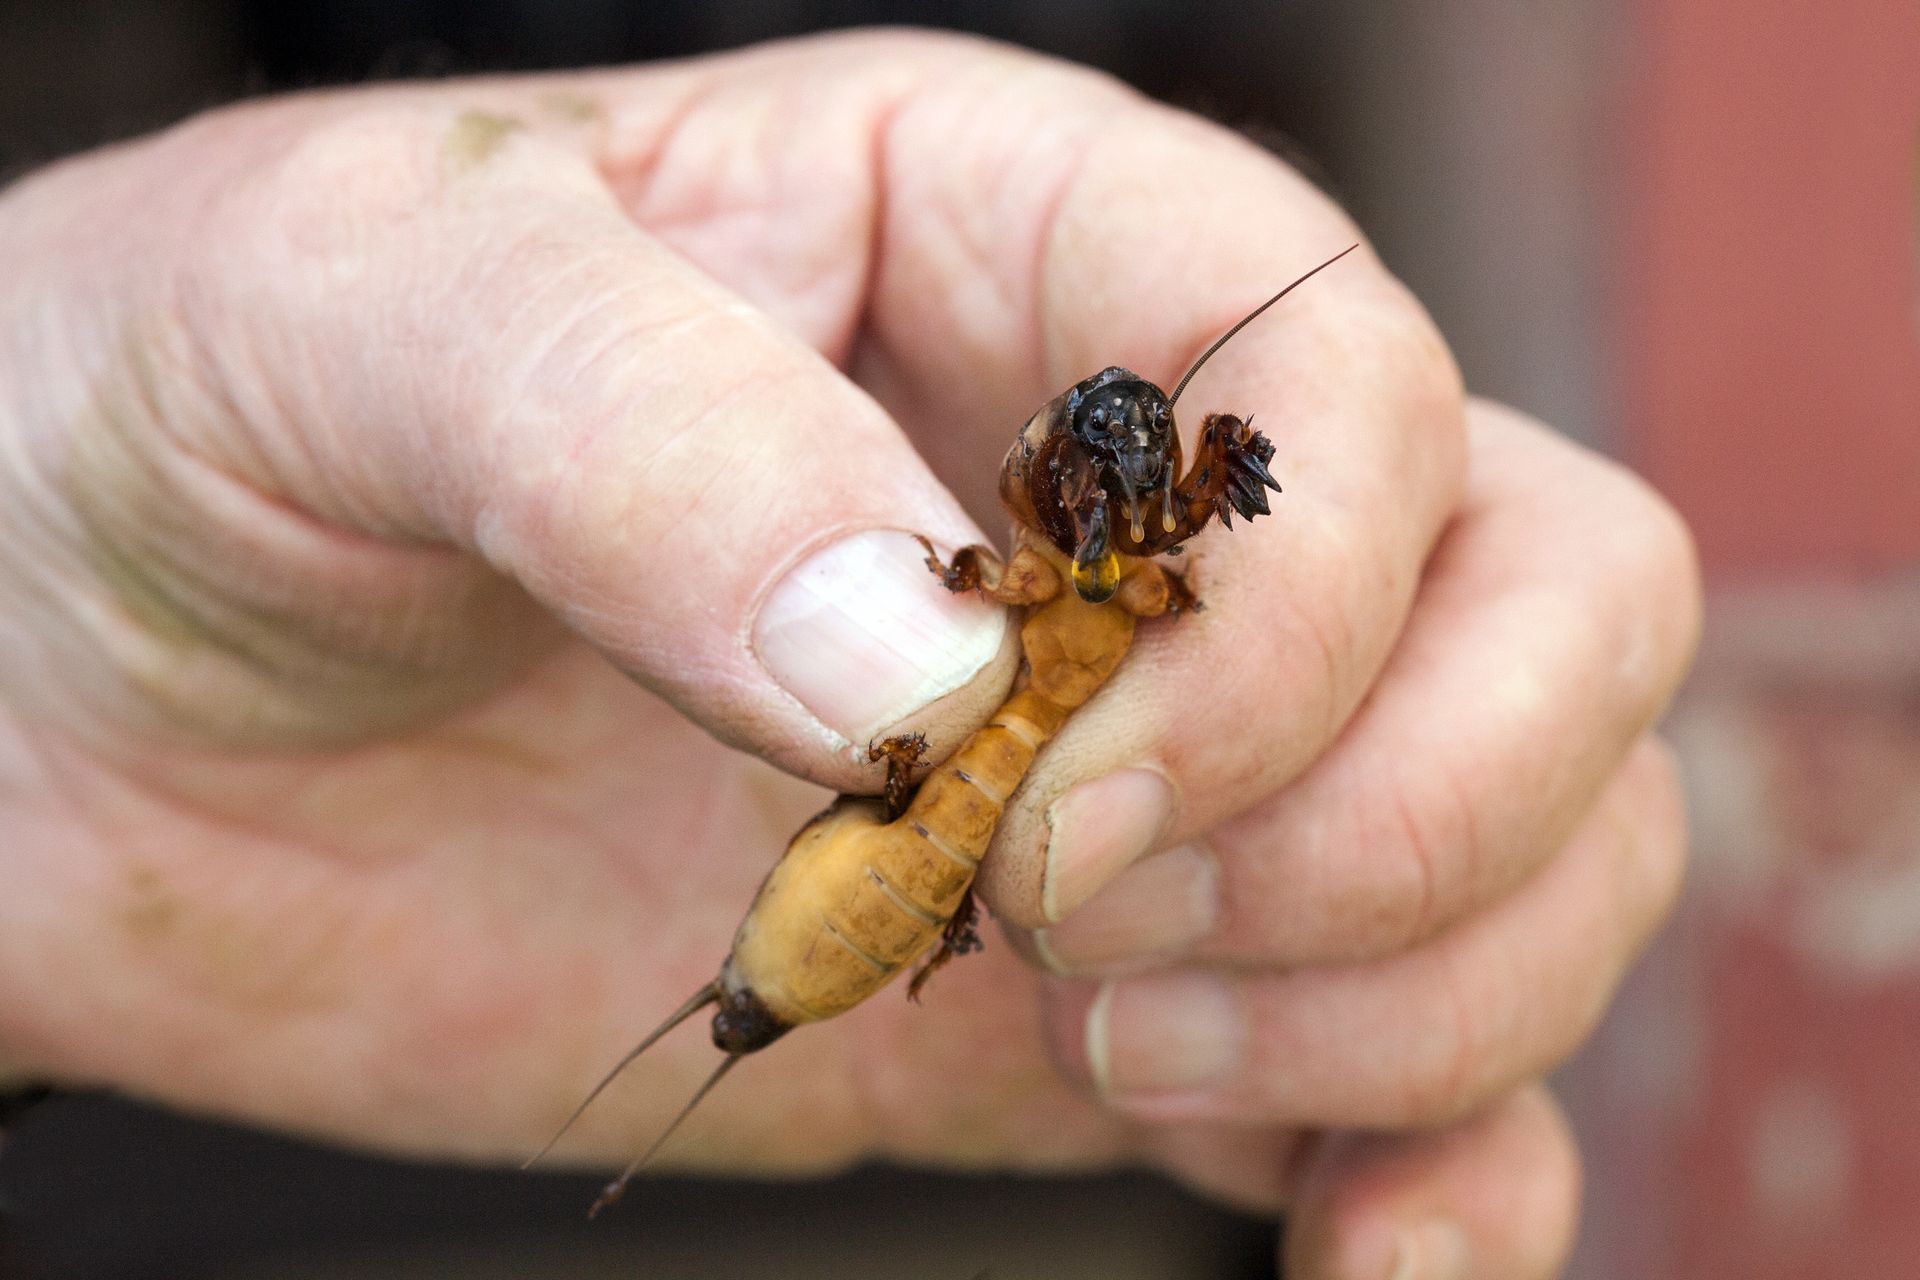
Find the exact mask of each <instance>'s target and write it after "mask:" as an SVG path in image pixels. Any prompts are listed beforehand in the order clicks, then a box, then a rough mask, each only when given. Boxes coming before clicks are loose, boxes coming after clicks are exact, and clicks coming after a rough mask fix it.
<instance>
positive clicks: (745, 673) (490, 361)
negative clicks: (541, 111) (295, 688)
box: [217, 104, 1017, 790]
mask: <svg viewBox="0 0 1920 1280" xmlns="http://www.w3.org/2000/svg"><path fill="white" fill-rule="evenodd" d="M459 127H460V125H459V122H458V120H457V119H455V118H454V113H453V112H452V111H451V109H443V108H440V107H435V106H431V105H429V106H426V107H420V106H416V105H411V104H410V105H409V106H408V107H407V108H406V109H405V110H404V112H402V113H401V114H399V115H398V116H397V117H396V118H395V119H393V120H391V121H375V122H373V125H372V127H369V123H368V122H367V121H365V120H359V121H356V122H355V123H354V126H353V128H352V130H351V131H350V132H346V133H342V132H341V131H340V130H339V129H338V128H337V127H335V128H330V129H329V130H328V136H327V137H326V138H325V139H324V140H323V141H319V142H309V143H308V144H306V145H305V146H304V147H302V148H301V150H302V151H304V152H306V153H307V156H306V161H307V162H306V163H302V162H301V160H300V158H299V157H298V156H296V157H295V159H294V160H292V161H290V162H289V163H288V164H286V165H284V166H281V169H280V173H279V176H278V177H276V178H272V179H268V181H270V182H278V183H280V184H282V185H299V186H300V187H301V191H300V193H299V194H298V195H297V196H296V197H294V198H289V196H288V195H287V194H286V192H285V191H279V192H275V193H272V194H271V195H269V196H267V197H265V203H266V204H268V205H269V206H270V207H271V208H272V209H273V211H274V212H273V217H272V219H271V220H270V221H263V222H262V223H261V224H260V225H258V226H255V227H253V228H252V230H251V234H250V235H247V236H242V237H237V238H235V239H237V240H238V243H236V242H235V239H229V240H228V241H227V242H226V243H225V244H224V245H223V252H222V253H221V254H220V255H219V257H220V261H219V265H218V267H217V270H218V271H219V272H220V274H221V277H222V278H223V280H224V281H225V283H226V288H224V289H223V290H222V291H221V292H222V293H223V295H224V296H227V297H233V298H240V299H248V300H249V304H248V305H246V306H242V307H239V308H236V312H235V314H236V315H237V316H238V318H239V321H240V323H239V324H238V325H237V326H236V327H235V331H234V332H232V333H228V334H225V335H222V337H223V340H225V341H227V342H230V343H232V344H235V345H238V346H241V347H244V348H245V349H247V351H248V353H249V354H248V359H249V360H250V362H251V367H253V368H258V369H267V370H279V369H294V370H301V371H303V373H304V375H305V376H303V377H302V378H300V379H299V380H298V383H297V386H290V387H287V388H282V389H281V391H280V393H279V395H278V397H277V403H278V404H279V406H280V411H281V412H282V413H283V414H284V418H285V420H284V422H283V424H282V429H281V430H280V431H279V432H278V433H270V434H272V435H274V436H276V437H277V441H276V440H275V439H270V440H269V447H270V448H272V449H275V450H277V452H278V454H279V455H280V456H277V457H275V458H273V459H272V460H271V461H270V464H269V465H270V471H271V474H273V475H275V476H276V477H278V478H280V479H281V481H282V482H283V483H285V482H286V479H287V478H288V477H293V485H294V490H295V492H296V494H298V495H299V496H300V498H301V501H303V502H304V503H307V504H308V505H310V506H314V507H318V508H319V509H320V510H321V514H323V515H327V516H330V517H332V518H334V519H337V520H341V521H345V522H348V523H352V524H357V525H358V526H360V527H362V528H365V529H369V530H371V531H373V532H376V533H380V534H383V535H386V536H389V537H392V536H402V537H406V536H424V537H428V538H435V539H444V540H450V541H452V542H455V543H458V544H460V545H462V546H464V547H467V548H469V549H470V550H472V551H474V552H475V553H477V554H479V555H481V556H483V557H484V558H485V559H486V560H487V561H488V562H489V563H491V564H492V565H493V566H495V567H496V568H498V569H500V570H502V571H504V572H505V573H506V574H508V575H510V576H511V577H512V578H514V579H515V580H517V581H518V582H519V583H520V584H521V585H522V586H523V587H524V588H525V589H526V590H527V591H528V592H530V593H531V594H532V595H533V596H534V597H535V598H536V599H537V600H539V601H540V602H542V603H543V604H544V605H546V606H547V607H548V608H549V609H550V610H551V611H552V612H553V613H555V614H556V615H558V616H559V617H560V618H561V619H563V620H564V621H565V622H566V623H567V624H568V625H570V626H571V627H572V628H573V629H574V630H575V631H577V632H578V633H579V634H581V635H582V636H584V637H586V638H587V639H588V640H589V641H591V642H592V643H593V644H594V645H596V646H597V647H599V648H600V649H601V650H602V651H604V652H605V653H606V654H607V655H608V656H609V657H610V658H611V659H612V660H613V661H614V662H616V663H617V664H619V665H620V666H621V667H622V668H624V669H625V670H627V671H628V672H630V673H632V674H633V675H634V676H635V677H636V678H638V679H639V680H640V681H641V682H642V683H644V684H645V685H646V686H647V687H649V688H651V689H653V690H654V691H656V692H657V693H659V694H660V695H662V696H663V697H665V698H666V699H668V700H669V701H670V702H672V703H673V704H674V705H675V706H676V707H678V708H679V709H680V710H681V711H683V712H684V713H685V714H687V715H688V716H690V717H691V718H693V719H694V720H696V721H698V722H699V723H700V724H702V725H703V726H705V727H706V728H707V729H708V730H710V731H711V732H713V733H714V734H715V735H717V736H718V737H720V738H721V739H723V740H725V741H727V742H729V743H732V744H735V745H738V746H740V747H743V748H745V749H747V750H750V751H753V752H755V753H757V754H759V755H761V756H764V757H766V758H768V759H770V760H772V761H774V762H776V763H778V764H780V765H782V766H784V767H786V768H788V769H790V770H792V771H795V772H798V773H801V774H804V775H807V776H810V777H812V778H814V779H816V780H817V781H820V782H823V783H826V784H828V785H832V786H835V787H840V788H844V789H855V788H856V787H864V789H868V790H871V789H873V784H874V783H875V782H876V781H877V772H876V770H875V767H874V766H873V765H871V764H867V763H865V759H864V752H865V748H866V746H867V744H868V742H869V740H871V739H873V738H875V737H877V736H880V735H884V734H888V733H893V732H900V731H903V730H905V729H910V728H920V729H924V730H926V731H927V732H929V735H930V737H932V738H933V739H935V742H934V745H935V749H936V750H939V749H942V748H943V747H946V746H950V745H952V743H953V742H955V741H956V740H957V737H958V736H959V735H960V734H962V733H964V732H965V731H966V730H967V729H970V728H971V727H973V726H974V725H976V724H977V723H978V722H979V721H980V720H983V719H984V718H985V717H986V715H987V714H989V713H990V711H991V709H992V707H993V706H994V705H995V704H996V702H997V701H998V699H999V698H1000V697H1001V696H1002V695H1003V694H1004V692H1005V689H1006V686H1007V684H1008V683H1009V682H1010V680H1011V678H1012V672H1013V667H1014V665H1015V663H1016V661H1017V658H1016V646H1015V643H1014V637H1013V635H1012V629H1011V628H1010V627H1009V625H1008V622H1007V619H1006V616H1005V613H1004V611H1003V610H1001V609H999V608H997V607H994V606H991V605H988V604H986V603H984V602H982V601H980V600H978V599H976V598H973V597H971V596H967V597H957V596H953V595H951V594H949V593H948V592H947V591H946V590H945V589H944V588H943V587H942V586H941V585H940V583H939V582H938V580H937V579H936V578H935V577H934V576H933V575H932V574H931V573H930V572H929V571H928V570H927V568H926V567H925V565H924V564H923V563H922V556H923V554H924V553H923V552H922V551H921V549H920V548H919V546H918V545H917V544H916V543H915V542H914V540H913V539H912V537H911V536H910V535H911V534H912V533H916V532H918V533H925V534H927V535H928V536H930V537H931V538H932V539H933V540H934V541H935V543H936V545H944V546H945V547H948V548H951V547H954V546H958V545H962V544H964V543H967V542H974V541H981V540H982V538H981V535H980V532H979V530H978V529H977V528H976V527H975V526H974V525H973V523H972V522H971V521H970V520H969V519H968V518H967V517H966V515H965V514H964V512H962V510H961V509H960V507H959V505H958V504H957V503H956V501H955V500H954V499H953V497H952V496H951V495H950V494H949V493H948V492H947V490H946V489H945V488H944V487H943V486H942V485H941V484H940V483H939V482H938V481H936V480H935V479H934V478H933V476H932V475H931V474H930V473H929V471H928V470H927V468H926V466H925V464H924V463H923V462H922V461H921V459H920V458H919V456H918V455H917V454H916V453H915V451H914V450H913V448H912V447H911V446H910V445H909V443H908V442H907V440H906V439H905V437H904V436H903V435H902V433H901V432H900V430H899V429H898V427H897V426H896V425H895V424H894V423H893V422H892V421H891V420H890V419H889V418H888V416H887V415H886V414H885V413H884V412H883V411H882V410H881V409H880V408H879V407H878V405H876V404H875V403H874V402H873V401H872V400H871V399H870V398H869V397H868V396H866V395H865V394H864V393H863V392H862V391H860V390H859V389H858V388H857V387H855V386H854V385H853V384H852V383H851V382H849V381H848V380H847V379H845V378H844V377H843V376H842V375H841V374H840V373H839V372H838V371H837V370H835V369H834V368H833V367H832V366H831V365H830V364H828V363H827V362H826V361H825V360H824V359H823V358H822V357H821V356H820V355H819V354H818V353H817V352H815V351H814V350H813V349H811V348H810V347H808V346H807V345H806V344H804V343H803V342H801V341H800V340H799V339H798V338H796V337H794V336H793V335H791V334H790V333H788V332H786V331H785V330H783V329H782V328H780V327H779V326H778V325H776V324H775V323H773V322H772V321H771V320H770V319H769V318H768V317H766V316H765V315H763V314H762V313H760V312H758V311H756V310H754V309H753V308H751V307H750V306H748V305H746V304H745V303H743V302H742V301H741V300H740V299H739V298H738V297H736V296H735V295H733V294H732V293H730V292H729V291H728V290H726V289H725V288H723V287H722V286H720V285H719V284H717V283H716V282H715V281H713V280H712V279H710V278H708V277H706V276H705V275H703V274H702V273H701V272H699V271H697V270H696V269H695V268H693V267H692V266H691V265H690V264H689V263H687V262H686V261H685V260H683V259H681V258H680V257H678V256H677V255H675V254H674V253H672V252H671V251H669V250H668V249H666V248H665V247H663V246H662V245H661V244H659V243H658V242H657V241H655V240H654V239H652V238H651V237H649V236H648V235H647V234H645V233H644V232H643V231H642V230H641V229H639V228H638V227H636V226H635V225H634V224H633V222H632V221H631V219H630V218H629V217H628V216H627V215H626V213H625V212H624V211H623V210H622V209H621V207H620V206H619V204H618V202H617V201H616V200H615V199H614V197H613V196H612V194H611V193H610V192H609V191H608V190H607V188H606V186H605V184H604V182H603V181H602V179H601V178H600V176H599V174H598V173H597V172H596V171H595V170H594V169H593V167H592V166H591V164H589V163H588V162H587V161H586V160H585V159H584V158H582V157H579V156H577V155H575V154H574V153H573V152H571V151H569V150H567V149H564V148H562V147H559V146H556V145H552V144H550V143H548V142H546V141H544V140H543V139H542V138H541V137H539V136H538V135H537V134H533V133H528V132H519V133H509V134H507V135H505V136H503V137H501V138H499V139H498V140H497V141H496V143H495V145H494V146H493V149H492V151H491V152H490V153H489V154H488V155H487V156H486V157H485V159H484V160H483V161H478V162H475V164H474V165H473V166H472V167H469V168H467V169H465V170H464V171H462V172H460V173H458V174H457V175H455V176H451V177H450V176H449V175H448V173H447V171H446V166H445V164H444V151H443V149H441V148H438V147H435V146H433V145H431V141H432V137H433V135H434V134H435V132H436V131H438V130H443V129H458V128H459ZM423 133H424V134H426V135H427V136H425V137H423V136H422V134H423ZM341 148H345V149H346V150H347V153H348V155H347V157H345V158H344V159H343V157H341V156H340V155H338V154H337V152H338V150H339V149H341ZM370 149H371V150H372V151H374V152H375V154H373V155H371V156H369V155H366V154H364V153H365V152H367V151H368V150H370ZM316 166H324V171H323V172H320V173H315V172H313V171H312V170H313V169H314V168H315V167H316ZM368 174H373V175H378V177H377V181H378V183H379V187H378V189H377V190H368V189H366V187H367V178H366V177H365V176H364V175H368ZM356 184H357V185H358V187H359V188H360V190H359V191H358V192H357V193H354V194H352V196H351V198H350V203H351V206H352V207H349V208H343V207H342V202H343V200H349V195H348V190H347V189H350V188H352V187H353V186H355V185H356ZM316 185H317V186H318V187H319V188H320V189H321V190H322V191H324V193H325V194H324V195H322V196H317V197H316V196H314V195H312V194H309V193H310V192H311V191H312V190H313V189H314V187H315V186H316ZM242 221H243V223H244V219H243V220H242ZM858 248H859V249H860V250H861V251H864V246H858ZM262 278H272V279H274V280H276V281H278V282H279V283H278V285H277V286H276V288H275V289H274V290H273V291H272V293H271V295H270V298H269V301H270V307H271V310H270V312H269V314H265V315H263V314H261V311H260V305H261V304H260V303H259V302H257V301H253V300H254V299H256V298H257V295H258V285H257V283H256V282H257V281H258V280H259V279H262ZM856 757H858V759H857V760H856Z"/></svg>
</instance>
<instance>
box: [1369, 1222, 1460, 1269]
mask: <svg viewBox="0 0 1920 1280" xmlns="http://www.w3.org/2000/svg"><path fill="white" fill-rule="evenodd" d="M1360 1244H1362V1245H1363V1246H1367V1247H1363V1248H1356V1249H1354V1250H1352V1251H1350V1252H1349V1254H1348V1256H1346V1257H1343V1258H1342V1259H1341V1266H1340V1269H1339V1275H1340V1278H1341V1280H1468V1277H1469V1276H1470V1275H1471V1274H1472V1273H1471V1272H1470V1271H1469V1270H1468V1268H1469V1266H1470V1264H1471V1262H1472V1259H1471V1258H1470V1257H1469V1256H1468V1249H1467V1236H1466V1232H1464V1231H1462V1230H1461V1229H1460V1228H1459V1226H1458V1225H1456V1224H1454V1223H1452V1222H1446V1221H1442V1220H1439V1219H1435V1220H1433V1221H1429V1222H1424V1223H1421V1224H1420V1225H1419V1226H1415V1227H1405V1228H1402V1229H1401V1230H1400V1231H1399V1232H1398V1233H1397V1236H1396V1238H1395V1240H1394V1246H1393V1251H1392V1254H1391V1255H1390V1259H1391V1260H1390V1261H1389V1262H1388V1263H1387V1264H1386V1266H1385V1268H1384V1269H1383V1268H1382V1266H1381V1264H1380V1254H1381V1253H1382V1252H1383V1251H1382V1250H1380V1249H1378V1248H1377V1247H1373V1242H1372V1241H1371V1240H1362V1241H1361V1242H1360Z"/></svg>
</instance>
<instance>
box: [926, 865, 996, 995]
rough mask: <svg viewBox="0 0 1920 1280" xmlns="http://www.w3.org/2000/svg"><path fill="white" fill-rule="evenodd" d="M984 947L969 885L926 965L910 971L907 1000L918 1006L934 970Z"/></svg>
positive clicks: (975, 901) (974, 900)
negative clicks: (911, 973)
mask: <svg viewBox="0 0 1920 1280" xmlns="http://www.w3.org/2000/svg"><path fill="white" fill-rule="evenodd" d="M986 945H987V944H986V943H984V942H982V941H980V903H979V901H978V900H977V899H975V898H974V896H973V887H972V886H971V885H969V886H968V887H967V892H966V894H965V895H964V896H963V897H962V898H961V899H960V905H959V907H957V908H956V909H955V910H954V913H953V918H952V919H951V920H949V921H947V927H946V928H945V929H943V930H941V931H940V942H939V944H938V945H937V946H935V947H934V949H933V951H932V952H931V953H930V954H929V955H928V956H927V959H926V962H925V963H924V964H922V965H921V966H920V967H919V968H918V969H915V970H914V971H913V979H912V981H910V982H909V983H907V999H909V1000H911V1001H913V1002H914V1003H916V1004H918V1003H919V1001H920V988H921V987H924V986H926V985H927V979H928V978H931V977H932V976H933V975H934V973H935V971H937V970H938V969H940V968H941V967H942V966H943V965H945V964H946V963H947V961H949V960H951V959H953V958H954V957H955V956H970V955H972V954H973V953H974V952H976V951H979V950H980V949H982V948H983V947H985V946H986Z"/></svg>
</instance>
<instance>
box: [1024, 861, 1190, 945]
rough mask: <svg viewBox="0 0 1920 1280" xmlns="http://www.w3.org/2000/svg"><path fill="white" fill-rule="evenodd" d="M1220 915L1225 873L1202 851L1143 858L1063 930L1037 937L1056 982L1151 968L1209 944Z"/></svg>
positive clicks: (1071, 915) (1064, 922) (1072, 914)
mask: <svg viewBox="0 0 1920 1280" xmlns="http://www.w3.org/2000/svg"><path fill="white" fill-rule="evenodd" d="M1219 915H1220V875H1219V866H1218V864H1217V863H1215V861H1214V859H1213V855H1212V854H1210V853H1208V852H1207V851H1206V850H1205V849H1204V848H1201V847H1200V846H1199V845H1182V846H1181V847H1180V848H1178V849H1169V850H1167V851H1166V852H1165V853H1156V854H1152V855H1150V856H1149V857H1146V858H1142V859H1141V860H1140V861H1139V862H1137V863H1135V864H1134V865H1133V866H1131V867H1128V868H1127V869H1126V870H1125V871H1122V872H1121V873H1120V874H1119V875H1117V876H1115V877H1114V878H1113V880H1112V881H1111V882H1109V883H1108V885H1107V886H1106V888H1104V889H1101V890H1100V891H1099V892H1097V893H1095V894H1094V895H1093V896H1092V897H1091V898H1089V899H1087V901H1086V903H1085V904H1084V905H1082V906H1080V907H1078V908H1076V909H1075V910H1074V911H1072V912H1070V913H1069V914H1068V915H1067V918H1066V919H1064V920H1062V921H1061V922H1060V923H1059V924H1056V925H1050V926H1048V927H1047V928H1045V929H1038V930H1035V931H1034V934H1033V946H1034V950H1036V951H1038V952H1039V953H1040V957H1041V959H1043V960H1045V961H1046V963H1047V965H1048V967H1049V968H1051V969H1052V970H1053V971H1054V972H1055V973H1058V974H1062V975H1065V974H1073V973H1089V972H1092V971H1095V970H1100V969H1105V970H1109V971H1111V970H1113V969H1115V968H1118V967H1126V966H1138V967H1145V966H1149V965H1152V964H1154V963H1155V962H1159V961H1166V960H1171V959H1173V958H1174V957H1176V956H1179V955H1181V954H1183V953H1184V952H1185V951H1186V950H1187V949H1188V948H1189V947H1191V946H1192V945H1193V944H1194V943H1196V942H1198V941H1199V940H1200V939H1201V938H1204V937H1205V936H1206V935H1207V934H1208V933H1209V932H1210V931H1211V930H1212V929H1213V925H1214V921H1215V920H1217V919H1218V918H1219Z"/></svg>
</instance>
